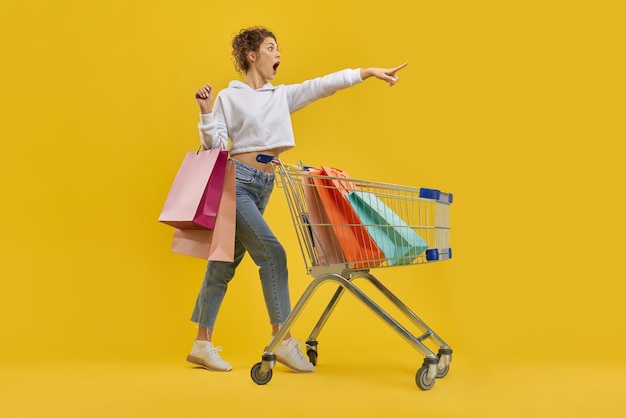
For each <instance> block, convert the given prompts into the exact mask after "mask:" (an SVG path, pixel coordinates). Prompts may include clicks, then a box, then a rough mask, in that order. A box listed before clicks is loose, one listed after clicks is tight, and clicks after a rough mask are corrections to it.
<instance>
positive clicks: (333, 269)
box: [250, 154, 453, 390]
mask: <svg viewBox="0 0 626 418" xmlns="http://www.w3.org/2000/svg"><path fill="white" fill-rule="evenodd" d="M257 160H258V161H260V162H264V163H271V164H273V165H274V168H275V172H276V174H277V186H278V187H279V188H282V189H283V190H284V192H285V196H286V198H287V206H288V208H289V211H290V214H291V219H292V221H293V225H294V227H295V230H296V235H297V238H298V243H299V245H300V248H301V250H302V255H303V258H304V263H305V265H306V267H307V271H308V273H309V274H310V275H311V276H312V277H313V280H312V281H311V283H310V284H309V285H308V286H307V287H306V289H305V291H304V293H303V294H302V296H301V297H300V299H299V300H298V302H297V303H296V304H295V306H294V308H293V310H292V312H291V314H290V315H289V317H288V318H287V320H286V321H285V323H284V324H283V325H282V327H281V328H280V330H279V332H278V333H277V334H276V336H274V337H273V338H272V340H271V342H270V343H269V345H268V346H267V347H266V348H265V351H264V353H263V355H262V361H261V362H259V363H257V364H255V365H254V366H253V367H252V370H251V372H250V374H251V377H252V380H253V381H254V382H255V383H257V384H259V385H264V384H266V383H268V382H269V381H270V380H271V379H272V369H273V367H274V365H275V363H276V355H275V350H276V349H277V348H278V345H279V344H280V342H281V341H282V340H283V338H284V337H285V336H286V335H287V333H288V332H289V330H290V329H291V326H292V325H293V323H294V322H295V321H296V319H297V318H298V316H299V315H300V313H301V312H302V310H303V309H304V307H305V305H306V304H307V303H308V301H309V300H310V298H311V296H312V295H313V294H314V292H315V291H316V290H317V289H318V288H319V287H320V286H321V285H322V284H324V283H327V282H332V283H335V284H336V285H338V286H337V290H336V291H335V293H334V294H333V296H332V298H331V300H330V302H329V303H328V305H327V306H326V308H325V310H324V311H323V313H322V315H321V317H320V319H319V320H318V322H317V324H316V325H315V327H314V328H313V330H312V332H311V334H310V335H309V337H308V338H307V340H306V353H307V356H308V358H309V360H310V362H311V363H312V364H313V365H317V360H318V350H317V348H318V341H317V337H318V335H319V333H320V332H321V330H322V328H323V326H324V325H325V324H326V322H327V320H328V318H329V316H330V315H331V313H332V312H333V310H334V308H335V307H336V305H337V303H338V302H339V299H340V298H341V296H342V295H343V294H344V293H345V292H348V293H350V294H352V295H353V296H355V297H356V298H357V299H358V300H360V301H361V302H363V303H364V304H365V305H366V306H367V307H368V308H370V309H371V310H372V311H373V312H374V313H375V314H376V315H377V316H378V317H380V318H381V319H382V320H383V321H384V322H385V323H387V324H388V325H389V326H390V327H391V328H392V329H393V330H395V331H396V332H397V333H398V334H399V335H400V336H401V337H402V338H403V339H404V340H406V341H407V342H408V343H409V344H410V345H411V346H413V347H414V348H415V349H416V350H417V351H419V352H420V354H422V355H423V356H424V361H423V363H422V365H421V367H419V369H418V370H417V373H416V375H415V383H416V384H417V386H418V387H419V388H420V389H422V390H429V389H431V388H432V387H433V386H434V384H435V382H436V380H437V379H440V378H442V377H444V376H446V375H447V374H448V371H449V368H450V362H451V360H452V349H451V348H450V346H449V345H448V344H446V343H445V342H444V340H443V339H442V338H441V337H440V336H439V335H437V334H436V333H435V332H434V331H433V330H432V329H431V328H430V327H429V326H428V325H426V323H425V322H424V321H423V320H422V319H420V318H419V317H418V316H417V315H416V314H415V313H413V312H412V311H411V309H409V307H408V306H407V305H405V304H404V303H403V302H402V301H401V300H400V299H399V298H398V297H397V296H396V295H395V294H393V293H392V292H391V291H390V290H389V289H388V288H387V287H385V286H384V285H383V284H382V283H381V282H380V281H379V280H378V279H377V278H376V277H374V275H372V274H371V273H370V270H371V269H378V268H389V267H395V266H407V265H414V264H423V263H432V262H438V261H443V260H448V259H450V258H452V249H451V248H450V205H451V204H452V200H453V196H452V194H450V193H445V192H442V191H440V190H437V189H430V188H418V187H410V186H401V185H395V184H388V183H381V182H375V181H366V180H359V179H354V178H350V177H348V176H347V175H346V174H345V173H343V172H341V171H339V170H335V169H329V168H328V167H323V168H322V169H317V168H312V167H304V166H302V165H301V164H299V165H298V166H288V165H284V164H283V163H282V162H281V161H280V160H278V159H277V158H274V157H271V156H265V155H262V154H261V155H259V156H258V157H257ZM357 278H359V279H365V280H366V281H367V282H369V283H371V284H372V285H373V286H374V287H373V288H374V289H376V290H377V291H379V292H380V294H382V295H383V296H384V297H386V298H387V299H388V300H389V302H391V304H392V305H393V306H395V307H396V308H398V311H399V312H401V313H402V314H403V315H404V316H405V320H406V319H408V320H409V321H410V323H411V324H412V325H413V326H414V327H415V328H417V329H418V331H419V333H418V335H416V334H414V333H412V332H410V331H409V330H408V329H407V328H406V327H404V326H403V325H402V324H401V323H400V322H398V321H397V320H396V319H394V318H393V317H392V316H391V315H390V314H389V313H388V312H387V311H385V310H384V309H383V308H381V306H379V305H378V304H377V303H375V302H374V300H373V299H372V298H370V297H369V296H368V295H366V293H365V292H364V291H363V290H362V289H361V288H360V287H358V286H357V285H355V283H354V280H355V279H357ZM370 288H371V287H370ZM380 294H379V295H380ZM433 347H436V348H435V349H434V350H437V351H434V350H433Z"/></svg>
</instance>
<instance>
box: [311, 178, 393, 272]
mask: <svg viewBox="0 0 626 418" xmlns="http://www.w3.org/2000/svg"><path fill="white" fill-rule="evenodd" d="M320 174H321V175H323V176H328V177H337V178H323V177H312V179H313V183H314V184H315V185H316V190H317V192H318V194H319V197H320V200H321V202H322V205H323V206H324V209H325V210H326V214H327V215H328V221H329V224H330V225H331V227H332V229H333V232H334V234H335V236H336V237H337V240H338V241H339V245H340V246H341V249H342V251H343V255H344V258H345V260H346V262H349V263H354V268H371V267H376V266H379V265H380V264H381V263H382V262H383V261H384V260H385V255H384V254H383V252H382V251H381V250H380V248H379V247H378V245H376V242H375V241H374V240H373V239H372V237H371V235H370V234H369V232H368V231H367V228H365V226H364V225H363V224H362V222H361V220H360V219H359V217H358V215H357V214H356V212H355V211H354V209H353V207H352V205H351V204H350V202H349V201H348V200H347V198H346V197H345V195H346V194H347V193H349V192H350V191H352V190H354V189H355V186H354V184H353V183H352V182H351V181H350V178H349V176H348V174H347V173H346V172H344V171H341V170H338V169H336V168H331V167H327V166H322V168H321V171H320ZM344 179H345V180H344Z"/></svg>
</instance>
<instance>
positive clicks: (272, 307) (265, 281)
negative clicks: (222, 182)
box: [191, 159, 291, 329]
mask: <svg viewBox="0 0 626 418" xmlns="http://www.w3.org/2000/svg"><path fill="white" fill-rule="evenodd" d="M231 161H234V163H235V165H236V190H237V227H236V232H235V258H234V262H232V263H229V262H223V261H209V263H208V264H207V269H206V273H205V276H204V281H203V283H202V287H201V288H200V292H199V293H198V298H197V300H196V305H195V307H194V310H193V314H192V316H191V320H192V321H193V322H195V323H198V324H199V325H201V326H204V327H207V328H209V329H213V327H214V325H215V319H216V318H217V313H218V311H219V309H220V305H221V304H222V301H223V300H224V296H225V295H226V289H227V287H228V283H229V282H230V280H231V279H232V278H233V276H234V274H235V269H236V268H237V266H238V265H239V263H240V262H241V260H242V259H243V256H244V255H245V254H246V252H248V254H250V257H251V258H252V260H253V261H254V263H255V264H256V265H257V266H259V276H260V279H261V286H262V289H263V296H264V298H265V306H266V307H267V312H268V314H269V319H270V323H271V324H272V325H276V324H282V323H284V322H285V320H286V319H287V316H289V314H290V312H291V302H290V299H289V285H288V282H287V256H286V254H285V250H284V248H283V246H282V245H281V244H280V242H278V240H277V239H276V236H274V233H272V231H271V230H270V228H269V226H268V225H267V222H265V219H264V218H263V212H265V208H266V207H267V203H268V201H269V197H270V195H271V194H272V190H273V189H274V174H273V173H265V172H263V171H260V170H257V169H255V168H254V167H250V166H249V165H247V164H244V163H242V162H239V161H237V160H234V159H233V160H231Z"/></svg>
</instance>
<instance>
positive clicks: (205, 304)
mask: <svg viewBox="0 0 626 418" xmlns="http://www.w3.org/2000/svg"><path fill="white" fill-rule="evenodd" d="M232 46H233V57H234V60H235V66H236V69H237V70H238V71H239V72H240V73H242V74H245V78H244V81H243V82H241V81H231V82H230V83H229V85H228V88H226V89H224V90H222V91H220V93H219V94H218V95H217V97H216V99H215V103H214V105H213V106H211V104H212V103H213V99H214V90H213V87H212V86H211V85H209V84H206V85H204V86H203V87H201V88H200V89H199V90H198V91H197V92H196V95H195V98H196V101H197V103H198V105H199V107H200V122H199V124H198V127H199V130H200V137H201V143H202V146H203V148H204V149H210V148H216V147H222V148H224V149H226V148H227V146H228V141H229V139H230V141H231V146H230V149H229V152H230V158H231V160H232V161H234V162H235V165H236V190H237V193H236V198H237V218H236V219H237V221H236V222H237V226H236V237H235V258H234V262H232V263H228V262H218V261H209V263H208V265H207V270H206V274H205V277H204V282H203V284H202V287H201V289H200V292H199V294H198V299H197V301H196V305H195V308H194V311H193V314H192V318H191V320H192V321H193V322H195V323H197V324H198V335H197V338H196V340H195V342H194V345H193V348H192V350H191V353H190V354H189V356H188V357H187V360H188V361H190V362H191V363H194V364H197V365H200V366H202V367H205V368H207V369H209V370H216V371H229V370H231V369H232V367H231V365H230V364H228V363H227V362H226V361H224V360H223V359H222V358H221V356H220V354H219V352H218V351H220V350H221V349H220V348H219V347H215V346H213V344H212V336H213V328H214V324H215V319H216V317H217V313H218V310H219V308H220V305H221V302H222V300H223V299H224V296H225V294H226V288H227V286H228V283H229V282H230V280H231V279H232V278H233V275H234V273H235V269H236V268H237V266H238V265H239V263H240V262H241V260H242V258H243V256H244V254H245V253H246V252H248V253H249V254H250V256H251V258H252V260H253V261H254V262H255V264H256V265H258V266H259V276H260V279H261V284H262V289H263V295H264V298H265V305H266V307H267V312H268V314H269V319H270V323H271V325H272V334H273V335H276V333H277V332H278V330H279V328H280V326H281V325H282V324H283V323H284V322H285V320H286V319H287V317H288V315H289V313H290V312H291V302H290V298H289V286H288V279H287V259H286V254H285V250H284V249H283V247H282V245H281V244H280V243H279V242H278V240H277V239H276V237H275V236H274V234H273V233H272V231H271V230H270V228H269V226H268V225H267V223H266V222H265V220H264V218H263V213H264V211H265V208H266V206H267V203H268V200H269V197H270V194H271V192H272V189H273V186H274V173H273V169H272V167H271V165H268V164H262V163H259V162H257V160H256V156H257V155H258V154H259V153H263V154H268V155H272V156H275V157H278V156H279V155H280V153H281V152H283V151H286V150H288V149H290V148H293V147H294V145H295V141H294V134H293V130H292V126H291V117H290V115H291V113H293V112H295V111H296V110H298V109H301V108H302V107H304V106H306V105H307V104H309V103H311V102H313V101H315V100H317V99H320V98H322V97H326V96H330V95H332V94H333V93H335V92H336V91H338V90H341V89H344V88H348V87H351V86H354V85H355V84H358V83H361V82H363V80H366V79H368V78H370V77H374V78H377V79H380V80H383V81H386V82H387V83H389V85H390V86H393V85H394V84H395V83H396V82H397V81H398V78H397V77H396V72H397V71H399V70H400V69H402V68H404V67H405V66H406V63H405V64H403V65H400V66H398V67H396V68H391V69H383V68H364V69H355V70H352V69H346V70H343V71H339V72H336V73H333V74H329V75H327V76H324V77H320V78H316V79H313V80H308V81H305V82H303V83H300V84H291V85H278V86H273V85H272V84H271V83H270V81H271V80H273V79H274V77H275V76H276V72H277V70H278V67H279V65H280V58H281V55H280V52H279V50H278V43H277V41H276V37H275V36H274V34H273V33H272V32H270V31H269V30H267V29H266V28H263V27H253V28H248V29H242V30H241V31H240V32H239V33H238V34H237V35H236V36H235V37H234V38H233V42H232ZM275 355H276V359H277V361H279V362H280V363H282V364H284V365H286V366H287V367H289V368H290V369H292V370H293V371H295V372H301V373H302V372H313V371H314V370H315V367H314V366H313V364H311V363H310V362H309V361H308V359H307V358H306V357H305V356H304V354H303V353H302V351H301V349H300V346H299V344H298V342H297V341H296V340H295V339H294V338H293V337H292V336H291V335H290V334H289V333H288V334H287V335H286V337H285V339H284V340H283V341H282V342H281V344H280V346H279V347H278V349H277V350H276V352H275Z"/></svg>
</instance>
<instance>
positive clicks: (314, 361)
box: [306, 348, 317, 366]
mask: <svg viewBox="0 0 626 418" xmlns="http://www.w3.org/2000/svg"><path fill="white" fill-rule="evenodd" d="M306 355H307V356H309V361H310V362H311V364H312V365H314V366H317V351H315V350H313V349H312V348H311V349H309V350H307V351H306Z"/></svg>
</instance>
